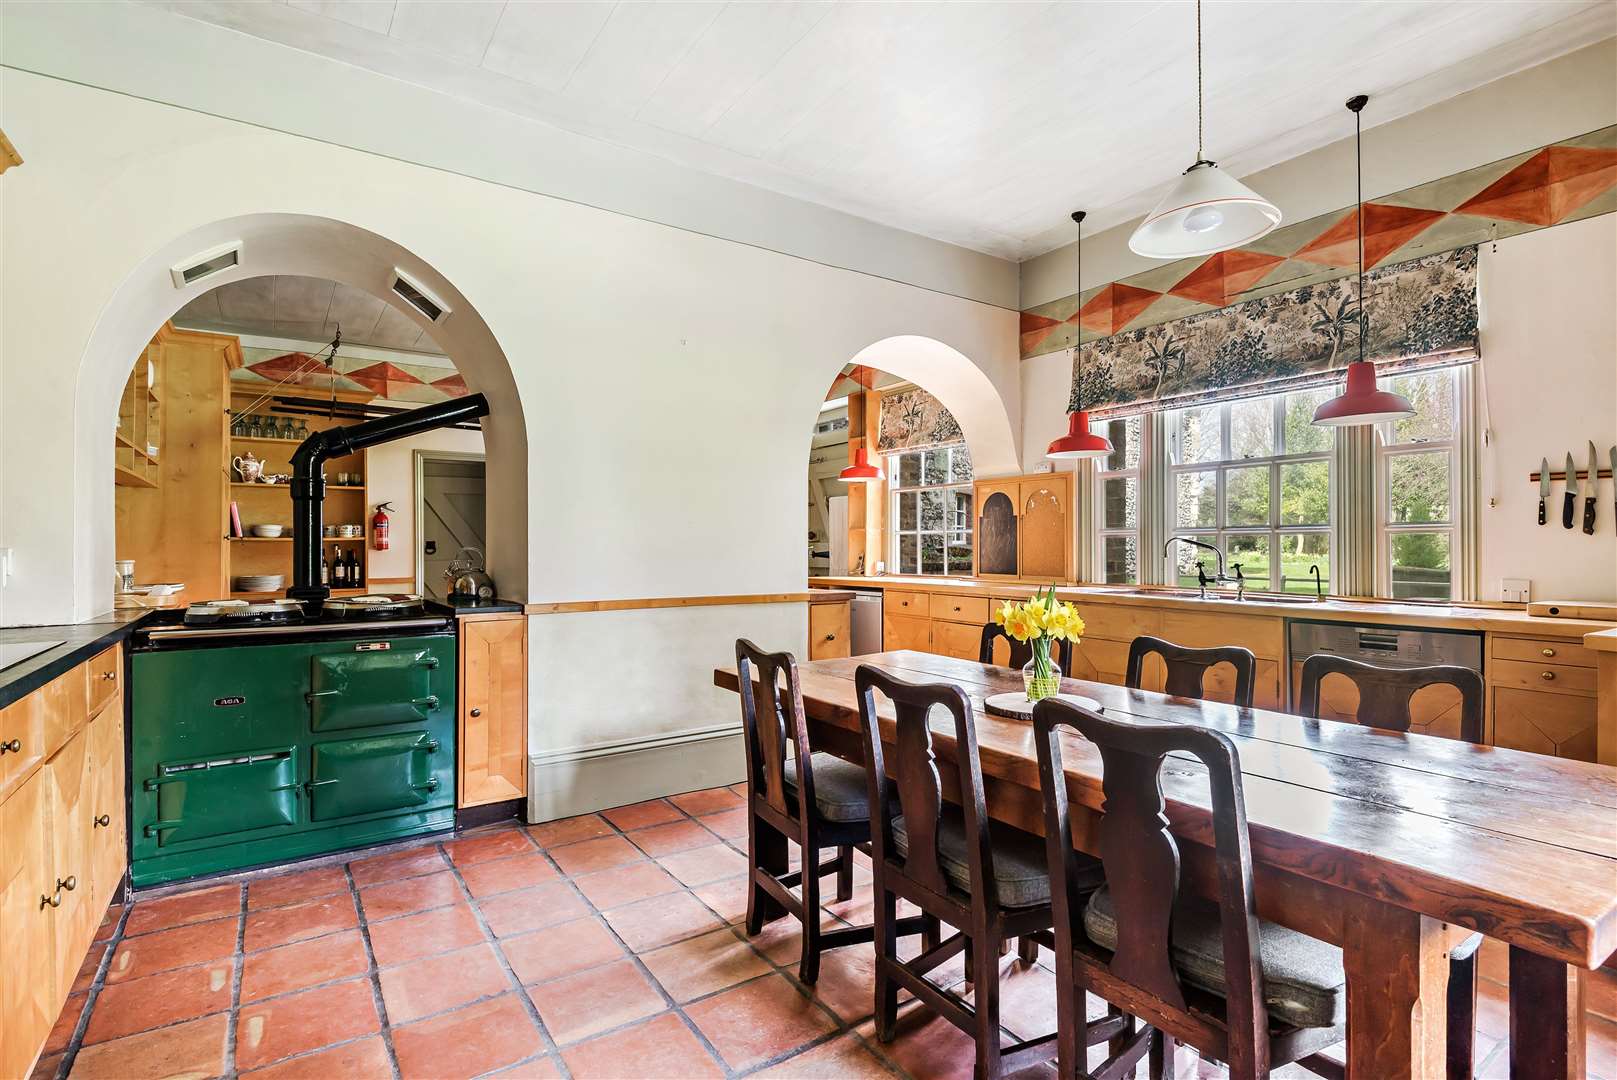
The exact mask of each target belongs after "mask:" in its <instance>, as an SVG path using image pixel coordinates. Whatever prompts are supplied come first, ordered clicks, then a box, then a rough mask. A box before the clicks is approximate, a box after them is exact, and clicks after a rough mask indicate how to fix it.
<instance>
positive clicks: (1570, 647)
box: [1489, 636, 1595, 668]
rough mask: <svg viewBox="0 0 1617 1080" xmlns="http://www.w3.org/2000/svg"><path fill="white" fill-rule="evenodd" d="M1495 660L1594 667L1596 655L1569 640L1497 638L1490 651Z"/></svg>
mask: <svg viewBox="0 0 1617 1080" xmlns="http://www.w3.org/2000/svg"><path fill="white" fill-rule="evenodd" d="M1489 655H1491V656H1492V657H1493V658H1494V659H1495V660H1522V661H1525V662H1526V663H1529V664H1571V665H1573V666H1575V667H1591V668H1592V667H1594V666H1595V654H1594V653H1593V652H1591V651H1590V650H1588V649H1585V648H1584V647H1583V646H1582V645H1580V644H1578V643H1577V642H1576V641H1572V640H1569V639H1567V638H1513V637H1497V636H1496V637H1495V638H1494V639H1493V647H1492V648H1491V649H1490V650H1489Z"/></svg>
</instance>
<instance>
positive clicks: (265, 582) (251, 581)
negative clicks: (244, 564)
mask: <svg viewBox="0 0 1617 1080" xmlns="http://www.w3.org/2000/svg"><path fill="white" fill-rule="evenodd" d="M285 583H286V575H284V574H244V575H242V576H241V577H238V578H234V579H232V581H231V584H230V587H231V588H232V589H234V590H235V591H236V592H279V591H280V589H281V586H282V585H284V584H285Z"/></svg>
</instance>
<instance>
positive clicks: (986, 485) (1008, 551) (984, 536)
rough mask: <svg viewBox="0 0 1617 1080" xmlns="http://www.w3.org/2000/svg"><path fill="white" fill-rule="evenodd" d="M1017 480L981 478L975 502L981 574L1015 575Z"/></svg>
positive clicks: (991, 575)
mask: <svg viewBox="0 0 1617 1080" xmlns="http://www.w3.org/2000/svg"><path fill="white" fill-rule="evenodd" d="M1016 495H1017V487H1016V481H1014V480H1012V481H1009V482H1004V483H991V482H988V481H978V483H977V485H976V487H975V497H974V502H975V503H976V509H977V528H976V529H975V531H973V533H972V537H973V539H974V541H975V542H976V545H977V551H976V564H977V576H978V577H1001V578H1014V577H1015V576H1016V571H1017V559H1016V555H1017V552H1016V533H1017V521H1016V507H1017V499H1016Z"/></svg>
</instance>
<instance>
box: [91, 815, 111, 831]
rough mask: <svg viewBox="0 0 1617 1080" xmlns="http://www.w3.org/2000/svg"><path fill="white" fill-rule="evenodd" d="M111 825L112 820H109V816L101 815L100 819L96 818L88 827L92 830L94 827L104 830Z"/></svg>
mask: <svg viewBox="0 0 1617 1080" xmlns="http://www.w3.org/2000/svg"><path fill="white" fill-rule="evenodd" d="M111 825H112V818H111V816H110V815H107V814H102V815H101V816H100V817H98V818H96V819H95V820H94V821H92V822H90V826H91V827H92V828H94V827H96V826H100V827H101V828H103V829H105V828H108V827H109V826H111Z"/></svg>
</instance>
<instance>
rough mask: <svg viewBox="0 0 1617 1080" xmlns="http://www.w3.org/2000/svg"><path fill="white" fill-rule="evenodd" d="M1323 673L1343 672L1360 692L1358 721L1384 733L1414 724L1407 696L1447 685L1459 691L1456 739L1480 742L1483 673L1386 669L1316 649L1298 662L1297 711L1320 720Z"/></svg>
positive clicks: (1434, 667) (1453, 668) (1444, 667)
mask: <svg viewBox="0 0 1617 1080" xmlns="http://www.w3.org/2000/svg"><path fill="white" fill-rule="evenodd" d="M1327 675H1343V676H1346V677H1347V678H1348V679H1350V680H1352V682H1353V685H1354V686H1356V687H1358V690H1359V709H1358V720H1359V723H1361V724H1366V725H1368V726H1370V727H1376V728H1380V729H1381V730H1383V731H1408V730H1409V727H1410V724H1411V723H1412V722H1413V719H1414V717H1413V714H1412V712H1411V710H1410V699H1412V698H1413V697H1414V696H1415V692H1416V691H1418V690H1420V689H1422V688H1423V687H1427V686H1452V687H1454V688H1455V689H1456V690H1458V691H1459V692H1460V738H1462V739H1464V740H1465V741H1466V742H1470V743H1479V742H1481V741H1482V676H1481V675H1479V674H1477V673H1476V672H1475V671H1472V670H1471V669H1470V668H1465V667H1460V666H1458V665H1457V664H1431V665H1428V666H1426V667H1414V668H1387V667H1380V666H1378V665H1376V664H1366V663H1364V662H1363V661H1361V660H1350V659H1348V658H1347V657H1345V656H1335V655H1332V654H1331V653H1315V654H1314V655H1313V656H1310V657H1309V658H1308V659H1307V660H1304V661H1303V677H1302V686H1301V688H1300V690H1299V693H1298V700H1297V711H1298V712H1300V713H1302V714H1303V715H1304V716H1307V717H1311V718H1314V719H1318V718H1319V684H1320V683H1321V682H1323V681H1324V680H1325V676H1327Z"/></svg>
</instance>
